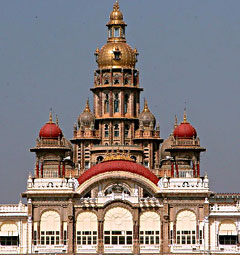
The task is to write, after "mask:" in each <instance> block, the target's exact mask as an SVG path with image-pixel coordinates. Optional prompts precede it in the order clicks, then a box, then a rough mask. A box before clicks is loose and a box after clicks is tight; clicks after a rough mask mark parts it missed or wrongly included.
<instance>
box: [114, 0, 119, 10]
mask: <svg viewBox="0 0 240 255" xmlns="http://www.w3.org/2000/svg"><path fill="white" fill-rule="evenodd" d="M113 10H114V11H115V12H116V11H119V10H120V8H119V2H118V0H116V2H115V4H114V5H113Z"/></svg>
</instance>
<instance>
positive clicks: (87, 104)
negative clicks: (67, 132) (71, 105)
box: [84, 98, 91, 112]
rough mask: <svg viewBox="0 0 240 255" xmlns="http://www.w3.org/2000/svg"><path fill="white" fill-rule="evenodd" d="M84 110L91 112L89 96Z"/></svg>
mask: <svg viewBox="0 0 240 255" xmlns="http://www.w3.org/2000/svg"><path fill="white" fill-rule="evenodd" d="M84 112H91V110H90V106H89V98H88V99H87V101H86V106H85V109H84Z"/></svg>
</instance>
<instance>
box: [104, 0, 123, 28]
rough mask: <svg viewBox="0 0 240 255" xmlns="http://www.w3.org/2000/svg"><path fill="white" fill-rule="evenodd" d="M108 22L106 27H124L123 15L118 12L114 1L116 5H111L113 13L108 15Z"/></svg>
mask: <svg viewBox="0 0 240 255" xmlns="http://www.w3.org/2000/svg"><path fill="white" fill-rule="evenodd" d="M109 18H110V20H109V22H108V23H107V26H108V25H125V22H124V21H123V14H122V12H121V11H120V8H119V3H118V1H116V3H115V4H114V5H113V11H112V12H111V14H110V17H109Z"/></svg>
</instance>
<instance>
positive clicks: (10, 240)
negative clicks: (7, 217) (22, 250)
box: [0, 221, 19, 246]
mask: <svg viewBox="0 0 240 255" xmlns="http://www.w3.org/2000/svg"><path fill="white" fill-rule="evenodd" d="M18 240H19V238H18V228H17V225H16V224H15V222H12V221H6V222H3V224H2V225H1V227H0V245H2V246H6V245H7V246H10V245H11V246H17V245H18V242H19V241H18Z"/></svg>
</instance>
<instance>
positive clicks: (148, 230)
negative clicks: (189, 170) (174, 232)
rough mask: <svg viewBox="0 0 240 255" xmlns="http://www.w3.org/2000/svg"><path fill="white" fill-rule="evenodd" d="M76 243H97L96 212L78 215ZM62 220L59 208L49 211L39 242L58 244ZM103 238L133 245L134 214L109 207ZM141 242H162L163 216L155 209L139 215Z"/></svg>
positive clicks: (44, 217) (107, 243) (41, 229)
mask: <svg viewBox="0 0 240 255" xmlns="http://www.w3.org/2000/svg"><path fill="white" fill-rule="evenodd" d="M75 229H76V244H77V245H96V244H97V237H98V220H97V215H96V214H95V213H93V212H82V213H79V214H78V216H77V218H76V225H75ZM60 232H61V221H60V215H59V214H58V213H57V212H56V211H46V212H44V213H43V214H42V216H41V221H40V243H41V244H42V245H56V244H59V242H60ZM103 234H104V237H103V240H104V244H105V245H132V244H133V216H132V214H131V212H130V211H129V210H127V209H125V208H123V207H115V208H112V209H110V210H108V211H107V212H106V214H105V217H104V225H103ZM139 234H140V243H141V244H149V245H151V244H152V245H155V244H159V243H160V216H159V214H158V213H156V212H150V211H149V212H144V213H143V214H142V215H141V216H140V228H139Z"/></svg>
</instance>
